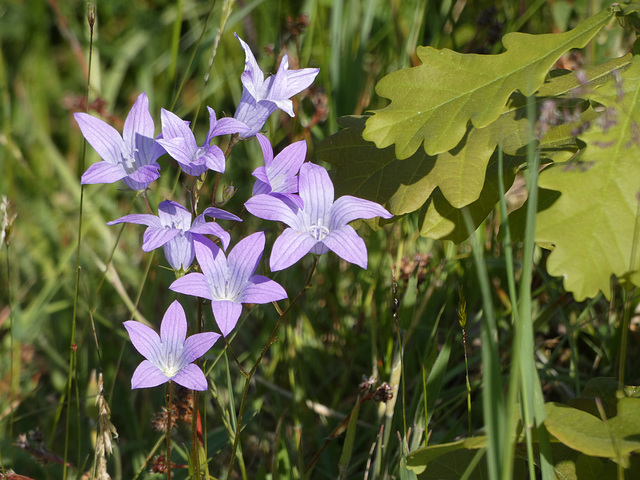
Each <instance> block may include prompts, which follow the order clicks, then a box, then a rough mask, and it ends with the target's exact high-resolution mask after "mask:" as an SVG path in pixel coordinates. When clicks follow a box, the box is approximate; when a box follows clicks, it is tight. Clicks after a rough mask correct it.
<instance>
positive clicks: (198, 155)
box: [193, 146, 208, 160]
mask: <svg viewBox="0 0 640 480" xmlns="http://www.w3.org/2000/svg"><path fill="white" fill-rule="evenodd" d="M207 150H208V148H207V147H206V146H204V147H198V148H197V149H196V153H194V154H193V159H194V160H198V159H199V158H201V157H204V155H205V154H206V153H207Z"/></svg>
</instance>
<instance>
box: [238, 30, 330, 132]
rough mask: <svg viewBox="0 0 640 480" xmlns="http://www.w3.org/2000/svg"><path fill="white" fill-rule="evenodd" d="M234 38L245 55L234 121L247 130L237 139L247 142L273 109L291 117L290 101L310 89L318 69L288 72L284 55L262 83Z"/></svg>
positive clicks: (246, 49) (247, 51)
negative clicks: (242, 124) (270, 74)
mask: <svg viewBox="0 0 640 480" xmlns="http://www.w3.org/2000/svg"><path fill="white" fill-rule="evenodd" d="M236 38H237V39H238V41H239V42H240V45H242V49H243V50H244V53H245V67H244V72H243V73H242V75H241V77H240V79H241V80H242V97H241V98H240V104H239V105H238V109H237V110H236V114H235V115H234V118H236V119H237V120H240V121H241V122H243V123H244V124H245V125H246V126H247V129H246V130H245V131H244V132H241V133H240V135H241V136H242V137H245V138H248V137H252V136H254V135H255V134H256V133H258V132H259V131H260V129H261V128H262V126H263V125H264V123H265V122H266V121H267V118H269V115H271V114H272V113H273V112H274V111H275V110H276V109H277V108H279V109H280V110H283V111H284V112H286V113H288V114H289V116H291V117H293V116H294V112H293V102H292V101H291V100H290V98H291V97H293V96H294V95H297V94H298V93H300V92H301V91H302V90H304V89H305V88H307V87H308V86H309V85H311V84H312V83H313V80H314V79H315V78H316V75H318V72H319V71H320V69H319V68H303V69H301V70H289V57H288V56H287V55H285V56H284V57H283V58H282V61H281V62H280V67H279V68H278V71H277V72H276V74H275V75H272V76H270V77H269V78H267V79H266V80H265V79H264V74H263V73H262V70H260V67H259V66H258V62H256V59H255V57H254V56H253V53H252V52H251V49H250V48H249V45H247V44H246V43H245V42H244V41H243V40H242V39H241V38H240V37H239V36H238V35H237V34H236Z"/></svg>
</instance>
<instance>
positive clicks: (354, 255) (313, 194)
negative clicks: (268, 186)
mask: <svg viewBox="0 0 640 480" xmlns="http://www.w3.org/2000/svg"><path fill="white" fill-rule="evenodd" d="M299 182H300V197H301V198H302V201H303V202H304V208H302V209H297V210H296V209H292V208H290V207H289V206H288V205H287V204H286V203H285V202H283V201H282V200H281V199H279V198H276V197H274V196H271V195H265V194H262V195H256V196H255V197H252V198H250V199H249V200H248V201H247V202H246V203H245V207H246V208H247V210H248V211H249V212H251V213H252V214H253V215H255V216H256V217H259V218H264V219H265V220H274V221H278V222H283V223H285V224H287V225H288V226H289V228H287V229H285V231H284V232H282V235H280V236H279V237H278V238H277V239H276V241H275V242H274V244H273V249H272V250H271V260H270V264H271V270H272V271H276V270H282V269H284V268H287V267H289V266H291V265H293V264H294V263H296V262H297V261H298V260H300V259H301V258H302V257H304V256H305V255H306V254H307V253H309V252H311V253H315V254H323V253H327V252H328V251H329V250H333V251H334V252H335V253H336V254H337V255H338V256H340V257H341V258H343V259H345V260H346V261H347V262H351V263H355V264H356V265H359V266H361V267H362V268H367V248H366V246H365V244H364V241H363V240H362V239H361V238H360V237H359V236H358V235H357V234H356V232H355V230H354V229H353V227H351V226H350V225H348V223H349V222H351V221H353V220H356V219H359V218H363V219H366V218H374V217H382V218H391V217H392V216H393V215H391V214H390V213H389V212H388V211H387V210H385V209H384V208H382V207H381V206H380V205H378V204H377V203H374V202H371V201H369V200H364V199H362V198H357V197H351V196H348V195H345V196H343V197H340V198H339V199H338V200H336V201H335V202H334V201H333V199H334V192H333V183H332V182H331V179H330V178H329V174H328V173H327V171H326V170H325V169H324V168H323V167H321V166H319V165H314V164H312V163H305V164H303V165H302V167H301V168H300V180H299Z"/></svg>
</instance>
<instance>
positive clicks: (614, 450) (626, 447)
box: [544, 398, 640, 466]
mask: <svg viewBox="0 0 640 480" xmlns="http://www.w3.org/2000/svg"><path fill="white" fill-rule="evenodd" d="M639 409H640V398H622V399H620V400H619V402H618V415H616V416H615V417H613V418H610V419H608V420H607V423H606V424H605V422H603V421H602V420H600V418H598V417H596V416H594V415H591V414H590V413H586V412H583V411H582V410H578V409H575V408H571V407H569V406H567V405H562V404H559V403H548V404H547V405H546V411H547V418H546V419H545V422H544V424H545V427H547V430H549V433H551V435H553V436H554V437H556V438H557V439H558V440H560V441H561V442H562V443H564V444H565V445H567V446H569V447H571V448H572V449H574V450H577V451H579V452H582V453H584V454H586V455H590V456H594V457H605V458H610V459H612V460H614V461H616V462H618V463H620V464H621V465H623V466H628V465H629V454H631V453H632V452H638V451H640V436H639V435H638V432H640V415H638V411H639ZM614 442H615V444H614Z"/></svg>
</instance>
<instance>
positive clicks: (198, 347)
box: [183, 332, 220, 363]
mask: <svg viewBox="0 0 640 480" xmlns="http://www.w3.org/2000/svg"><path fill="white" fill-rule="evenodd" d="M219 338H220V335H218V334H217V333H214V332H203V333H196V334H194V335H191V336H190V337H189V338H187V340H186V341H185V342H184V353H183V357H184V359H185V361H186V362H187V363H192V362H193V361H194V360H195V359H197V358H200V357H201V356H203V355H204V354H205V353H207V352H208V351H209V350H210V349H211V347H213V344H214V343H216V341H217V340H218V339H219Z"/></svg>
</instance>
